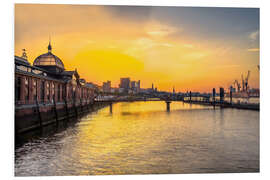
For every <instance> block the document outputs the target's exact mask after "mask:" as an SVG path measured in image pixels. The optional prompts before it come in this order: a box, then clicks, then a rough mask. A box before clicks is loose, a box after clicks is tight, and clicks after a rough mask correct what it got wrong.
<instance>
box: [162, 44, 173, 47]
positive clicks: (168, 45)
mask: <svg viewBox="0 0 270 180" xmlns="http://www.w3.org/2000/svg"><path fill="white" fill-rule="evenodd" d="M160 45H161V46H165V47H173V46H174V45H172V44H170V43H163V44H160Z"/></svg>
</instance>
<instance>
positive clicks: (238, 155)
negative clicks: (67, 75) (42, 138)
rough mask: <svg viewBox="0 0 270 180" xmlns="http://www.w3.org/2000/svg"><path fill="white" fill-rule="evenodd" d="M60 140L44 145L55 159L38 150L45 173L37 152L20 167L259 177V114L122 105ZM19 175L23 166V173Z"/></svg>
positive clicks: (91, 118) (178, 105) (52, 172)
mask: <svg viewBox="0 0 270 180" xmlns="http://www.w3.org/2000/svg"><path fill="white" fill-rule="evenodd" d="M55 136H58V138H55V139H54V140H53V141H52V143H51V144H48V143H40V146H41V147H44V146H45V147H46V148H47V151H50V152H51V156H50V157H47V156H46V152H43V150H42V148H37V152H38V155H39V156H40V154H42V155H44V156H45V157H46V160H44V162H43V165H44V164H46V163H47V164H50V168H48V169H47V171H46V172H45V173H44V172H40V170H37V169H38V167H41V163H40V162H36V161H31V159H34V157H36V156H34V155H35V152H31V153H29V154H28V155H27V156H21V158H22V159H20V162H21V163H22V164H23V163H24V166H25V165H26V164H27V165H28V168H29V169H30V170H29V172H28V174H33V173H34V172H35V173H36V174H41V175H91V174H160V173H196V172H250V171H251V172H254V171H255V172H256V171H258V169H259V113H258V112H256V111H243V110H236V109H219V108H216V109H215V110H214V109H213V108H212V107H209V106H201V105H190V104H184V103H182V102H172V103H171V111H170V112H166V103H165V102H132V103H117V104H113V109H112V113H110V108H109V107H106V108H103V109H101V110H99V111H98V112H96V113H91V114H88V115H87V116H85V117H83V118H82V119H81V120H80V122H78V123H77V125H76V126H75V127H72V128H68V129H67V130H65V131H63V132H61V133H59V134H56V135H55ZM56 147H57V148H56ZM52 149H53V151H52ZM31 151H33V150H31ZM26 159H28V161H26ZM29 159H30V160H29ZM18 162H19V160H18ZM29 162H31V163H32V164H30V163H29ZM17 166H19V165H17ZM31 168H32V169H34V170H36V171H33V170H32V169H31ZM41 169H42V168H41ZM20 170H21V169H20V167H18V168H17V172H18V174H20V173H19V172H20ZM37 171H38V172H37ZM25 174H27V173H25Z"/></svg>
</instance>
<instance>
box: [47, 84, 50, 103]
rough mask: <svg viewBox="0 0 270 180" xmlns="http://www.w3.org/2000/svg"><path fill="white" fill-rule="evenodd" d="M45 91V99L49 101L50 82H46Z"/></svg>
mask: <svg viewBox="0 0 270 180" xmlns="http://www.w3.org/2000/svg"><path fill="white" fill-rule="evenodd" d="M46 89H47V93H46V95H47V100H48V101H49V100H50V94H51V93H50V82H47V88H46Z"/></svg>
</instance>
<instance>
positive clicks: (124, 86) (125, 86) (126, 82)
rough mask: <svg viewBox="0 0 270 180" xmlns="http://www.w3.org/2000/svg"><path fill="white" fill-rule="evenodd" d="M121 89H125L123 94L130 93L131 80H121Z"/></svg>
mask: <svg viewBox="0 0 270 180" xmlns="http://www.w3.org/2000/svg"><path fill="white" fill-rule="evenodd" d="M119 88H121V89H123V92H128V90H129V89H130V78H121V79H120V85H119Z"/></svg>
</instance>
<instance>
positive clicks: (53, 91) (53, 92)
mask: <svg viewBox="0 0 270 180" xmlns="http://www.w3.org/2000/svg"><path fill="white" fill-rule="evenodd" d="M52 97H53V100H55V86H54V83H52Z"/></svg>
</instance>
